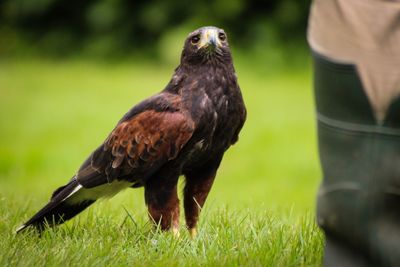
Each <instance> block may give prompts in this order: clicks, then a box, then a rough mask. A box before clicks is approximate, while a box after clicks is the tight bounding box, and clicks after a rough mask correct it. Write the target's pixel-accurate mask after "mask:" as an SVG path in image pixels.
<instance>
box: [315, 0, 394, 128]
mask: <svg viewBox="0 0 400 267" xmlns="http://www.w3.org/2000/svg"><path fill="white" fill-rule="evenodd" d="M308 42H309V44H310V46H311V48H312V49H313V50H314V51H315V52H317V53H319V54H322V55H324V56H327V57H329V58H330V59H331V60H333V61H337V62H343V63H351V64H354V65H355V66H356V69H357V71H358V74H359V76H360V78H361V81H362V84H363V87H364V90H365V91H366V92H365V93H366V95H367V96H368V99H369V101H370V104H371V106H372V108H373V110H374V114H375V118H376V120H377V122H383V121H384V120H385V116H386V111H387V109H388V107H389V106H390V104H391V102H392V101H393V100H394V99H396V98H397V97H399V96H400V1H399V0H391V1H390V0H314V1H313V5H312V8H311V14H310V19H309V27H308ZM399 116H400V114H399Z"/></svg>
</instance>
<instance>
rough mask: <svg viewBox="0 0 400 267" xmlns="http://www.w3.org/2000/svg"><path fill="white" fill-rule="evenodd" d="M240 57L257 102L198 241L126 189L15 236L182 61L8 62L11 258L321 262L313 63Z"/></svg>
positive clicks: (5, 104) (2, 170) (24, 261)
mask: <svg viewBox="0 0 400 267" xmlns="http://www.w3.org/2000/svg"><path fill="white" fill-rule="evenodd" d="M308 65H309V64H308V63H307V64H306V67H305V68H304V69H294V70H282V71H270V70H267V69H266V70H264V69H263V68H262V67H256V66H252V65H251V64H250V63H246V62H245V61H238V64H237V65H236V68H237V72H238V76H239V83H240V85H241V87H242V91H243V95H244V99H245V102H246V104H247V108H248V120H247V122H246V124H245V126H244V129H243V131H242V133H241V136H240V140H239V142H238V143H237V144H236V145H235V146H233V147H232V148H231V149H230V150H229V151H228V153H227V154H226V156H225V158H224V160H223V162H222V166H221V168H220V170H219V173H218V176H217V179H216V182H215V184H214V187H213V189H212V191H211V193H210V196H209V198H208V200H207V203H206V206H205V207H204V210H203V214H202V217H201V221H200V232H199V236H198V237H197V238H196V239H194V240H191V239H190V238H189V237H188V235H187V233H186V232H185V229H184V221H183V220H182V229H181V237H180V238H178V239H177V238H174V237H173V236H172V235H171V234H169V233H160V232H159V231H156V230H153V229H152V227H151V226H150V225H149V223H148V220H147V214H146V209H145V206H144V201H143V190H142V189H135V190H134V189H131V190H126V191H124V192H123V193H121V194H119V195H118V196H116V197H114V198H113V199H111V200H107V201H102V202H100V203H98V204H96V205H95V206H93V207H91V208H90V209H89V210H88V211H86V212H84V213H83V214H82V216H79V217H77V218H76V219H74V220H72V221H70V222H68V223H67V224H66V225H63V226H61V227H58V228H57V229H55V230H50V231H47V232H46V233H45V234H44V235H43V236H42V237H41V238H39V237H38V236H36V235H35V234H34V233H29V234H25V235H19V236H15V235H14V232H13V231H14V229H15V228H16V227H17V226H18V225H19V224H20V223H22V222H23V221H25V220H26V219H27V218H28V217H29V216H31V215H33V213H34V212H36V211H37V210H38V209H39V208H41V206H42V205H43V204H45V202H46V201H47V200H48V199H49V197H50V195H51V192H52V191H53V190H54V189H55V188H56V187H58V186H60V185H62V184H64V183H65V182H66V181H67V180H68V179H69V178H70V177H71V176H72V175H73V174H74V172H75V171H76V170H77V168H78V167H79V166H80V164H81V163H82V161H83V160H84V159H85V158H86V157H87V156H88V155H89V154H90V152H91V151H92V150H93V149H94V148H96V147H97V146H98V145H99V144H100V143H101V142H102V141H103V140H104V139H105V137H106V136H107V134H108V133H109V132H110V131H111V129H112V128H113V127H114V125H115V124H116V122H117V121H118V120H119V119H120V118H121V116H122V115H123V114H124V113H125V112H126V111H127V110H128V109H129V108H130V107H131V106H132V105H134V104H136V103H137V102H138V101H140V100H142V99H144V98H145V97H147V96H150V95H152V94H154V93H156V92H158V91H160V90H161V89H162V88H163V87H164V86H165V85H166V83H167V82H168V81H169V79H170V77H171V74H172V70H173V67H174V66H172V65H167V64H164V65H162V64H156V63H152V62H142V61H140V62H137V61H135V60H132V61H130V62H122V63H115V62H114V63H100V62H93V61H89V60H75V59H70V60H67V61H49V60H39V59H24V60H13V61H3V62H1V63H0V188H1V189H0V235H1V237H2V242H1V243H0V265H1V266H59V265H80V266H110V265H114V266H124V265H128V264H129V265H145V266H148V265H150V266H153V265H155V266H178V265H179V266H193V265H209V266H221V265H224V266H243V265H244V266H261V265H262V266H319V265H320V264H321V255H322V235H321V233H320V231H319V230H318V229H317V227H316V225H315V222H314V220H315V219H314V206H315V197H316V191H317V187H318V182H319V179H320V171H319V167H318V158H317V148H316V134H315V123H314V114H313V112H314V110H313V97H312V89H311V73H310V68H309V66H308Z"/></svg>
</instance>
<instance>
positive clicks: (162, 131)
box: [17, 27, 246, 236]
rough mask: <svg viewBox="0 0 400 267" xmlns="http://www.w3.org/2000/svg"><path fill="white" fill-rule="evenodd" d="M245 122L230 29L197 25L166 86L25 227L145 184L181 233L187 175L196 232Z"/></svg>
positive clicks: (155, 210) (157, 217)
mask: <svg viewBox="0 0 400 267" xmlns="http://www.w3.org/2000/svg"><path fill="white" fill-rule="evenodd" d="M245 119H246V108H245V105H244V102H243V98H242V94H241V91H240V88H239V85H238V82H237V77H236V74H235V70H234V67H233V62H232V56H231V52H230V48H229V45H228V40H227V35H226V33H225V32H224V30H222V29H219V28H216V27H202V28H200V29H197V30H195V31H193V32H192V33H190V34H189V36H188V37H187V38H186V40H185V43H184V48H183V51H182V55H181V60H180V64H179V66H178V67H177V68H176V69H175V72H174V74H173V76H172V79H171V80H170V82H169V83H168V84H167V86H166V87H165V89H164V90H162V91H161V92H160V93H158V94H156V95H154V96H152V97H150V98H148V99H146V100H144V101H143V102H141V103H139V104H138V105H136V106H134V107H133V108H132V109H131V110H129V111H128V113H126V114H125V115H124V116H123V118H122V119H121V120H120V121H119V122H118V124H117V125H116V126H115V128H114V129H113V130H112V132H111V133H110V134H109V136H108V137H107V138H106V140H105V141H104V143H103V144H101V145H100V146H99V147H98V148H97V149H96V150H95V151H94V152H93V153H92V154H91V155H90V156H89V157H88V159H87V160H86V161H85V162H84V163H83V164H82V166H81V167H80V168H79V170H78V171H77V173H76V174H75V175H74V176H73V177H72V179H71V180H70V181H69V182H68V183H67V184H66V185H65V186H62V187H60V188H58V189H57V190H55V191H54V193H53V195H52V197H51V199H50V202H49V203H48V204H47V205H46V206H44V207H43V208H42V209H41V210H40V211H39V212H37V213H36V214H35V215H34V216H33V217H32V218H31V219H30V220H28V221H27V222H26V223H25V224H23V225H22V226H20V227H19V228H18V230H17V232H20V231H21V230H23V229H25V228H27V227H29V226H33V227H34V228H36V229H37V230H38V231H39V232H41V231H43V230H44V229H46V228H47V227H48V226H55V225H57V224H61V223H63V222H65V221H67V220H69V219H71V218H73V217H74V216H75V215H77V214H78V213H80V212H81V211H83V210H84V209H86V208H87V207H88V206H90V205H91V204H93V203H94V202H95V201H96V200H98V199H99V198H102V197H110V196H113V195H114V194H116V193H118V192H119V191H121V190H122V189H125V188H128V187H132V188H136V187H142V186H143V187H144V191H145V202H146V205H147V207H148V213H149V216H150V217H151V218H152V220H153V222H155V223H157V224H158V225H159V226H160V227H161V229H162V230H172V231H173V232H174V233H176V234H177V233H179V232H178V227H179V199H178V194H177V182H178V178H179V177H180V176H181V175H183V176H184V177H185V182H186V183H185V188H184V210H185V219H186V224H187V228H188V229H189V232H190V234H191V235H192V236H194V235H196V232H197V230H196V225H197V221H198V218H199V213H200V209H201V207H202V206H203V204H204V202H205V200H206V198H207V195H208V193H209V191H210V189H211V187H212V184H213V181H214V178H215V175H216V172H217V169H218V167H219V166H220V162H221V160H222V157H223V155H224V153H225V151H226V150H227V149H228V148H229V147H230V146H231V145H233V144H234V143H235V142H237V140H238V135H239V132H240V130H241V129H242V126H243V124H244V122H245Z"/></svg>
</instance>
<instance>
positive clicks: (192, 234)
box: [189, 228, 197, 238]
mask: <svg viewBox="0 0 400 267" xmlns="http://www.w3.org/2000/svg"><path fill="white" fill-rule="evenodd" d="M189 234H190V237H191V238H195V237H196V236H197V228H190V229H189Z"/></svg>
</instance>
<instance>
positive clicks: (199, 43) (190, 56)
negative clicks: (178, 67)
mask: <svg viewBox="0 0 400 267" xmlns="http://www.w3.org/2000/svg"><path fill="white" fill-rule="evenodd" d="M230 61H231V52H230V49H229V44H228V38H227V36H226V33H225V31H224V30H223V29H219V28H217V27H213V26H208V27H202V28H200V29H197V30H195V31H193V32H191V33H190V34H189V35H188V37H187V38H186V40H185V45H184V48H183V51H182V58H181V63H184V64H190V65H196V64H204V63H218V62H220V63H221V62H223V63H227V62H230Z"/></svg>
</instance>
